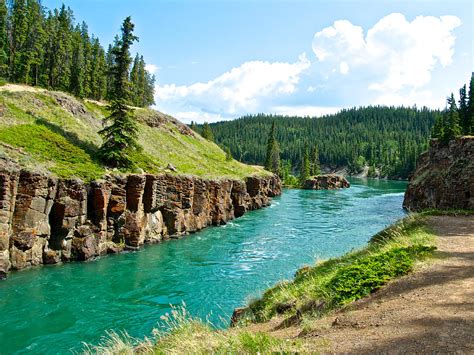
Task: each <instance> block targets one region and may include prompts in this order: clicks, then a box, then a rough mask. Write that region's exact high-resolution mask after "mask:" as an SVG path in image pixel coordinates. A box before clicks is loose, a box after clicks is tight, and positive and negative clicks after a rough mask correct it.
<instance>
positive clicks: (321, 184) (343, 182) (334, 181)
mask: <svg viewBox="0 0 474 355" xmlns="http://www.w3.org/2000/svg"><path fill="white" fill-rule="evenodd" d="M349 187H351V184H350V183H349V181H347V179H346V178H345V177H344V176H342V175H336V174H325V175H318V176H314V177H312V178H311V179H308V180H306V181H305V182H304V184H303V189H306V190H337V189H343V188H349Z"/></svg>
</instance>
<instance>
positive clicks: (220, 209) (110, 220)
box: [0, 159, 281, 278]
mask: <svg viewBox="0 0 474 355" xmlns="http://www.w3.org/2000/svg"><path fill="white" fill-rule="evenodd" d="M280 194H281V182H280V179H279V178H278V177H277V176H249V177H247V178H246V179H245V180H237V179H235V180H234V179H220V180H207V179H202V178H198V177H194V176H182V175H172V174H158V175H153V174H128V175H106V176H105V177H104V178H103V179H102V180H95V181H92V182H89V183H85V182H83V181H82V180H79V179H60V178H55V177H53V176H51V175H48V174H43V173H39V172H33V171H30V170H25V169H21V168H20V167H19V166H18V165H17V164H16V163H14V162H13V161H9V160H6V159H4V160H0V278H6V276H7V273H8V272H9V271H10V270H20V269H25V268H28V267H31V266H35V265H40V264H55V263H59V262H69V261H85V260H90V259H93V258H95V257H97V256H102V255H105V254H113V253H118V252H121V251H124V250H136V249H139V248H140V247H141V246H143V245H144V244H152V243H158V242H160V241H162V240H165V239H168V238H177V237H180V236H183V235H186V234H189V233H193V232H197V231H199V230H201V229H203V228H205V227H207V226H210V225H222V224H225V223H226V222H227V221H229V220H232V219H234V218H236V217H240V216H242V215H243V214H244V213H246V212H247V211H249V210H255V209H259V208H262V207H265V206H268V205H269V204H270V200H271V198H272V197H274V196H277V195H280Z"/></svg>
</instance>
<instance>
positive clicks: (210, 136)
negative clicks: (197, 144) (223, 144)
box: [201, 122, 214, 142]
mask: <svg viewBox="0 0 474 355" xmlns="http://www.w3.org/2000/svg"><path fill="white" fill-rule="evenodd" d="M201 135H202V138H204V139H207V140H208V141H211V142H214V133H213V132H212V128H211V126H209V123H207V122H204V124H203V125H202V132H201Z"/></svg>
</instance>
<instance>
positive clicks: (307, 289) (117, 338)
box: [88, 215, 435, 354]
mask: <svg viewBox="0 0 474 355" xmlns="http://www.w3.org/2000/svg"><path fill="white" fill-rule="evenodd" d="M434 241H435V236H434V234H433V233H432V232H431V231H430V229H429V228H428V227H427V226H426V224H425V222H424V216H423V215H412V216H409V217H407V218H405V219H403V220H401V221H400V222H398V223H396V224H395V225H393V226H391V227H389V228H387V229H386V230H384V231H382V232H380V233H378V234H377V235H375V236H374V237H373V238H372V239H371V241H370V243H369V244H368V245H367V246H366V247H365V248H363V249H361V250H357V251H353V252H350V253H348V254H345V255H343V256H341V257H339V258H335V259H330V260H327V261H324V262H322V263H319V264H316V265H314V266H311V267H304V268H302V269H301V270H299V271H298V272H297V274H296V277H295V279H294V280H292V281H284V282H282V283H280V284H278V285H276V286H274V287H273V288H271V289H269V290H268V291H266V292H265V293H264V295H263V296H262V298H260V299H259V300H256V301H253V302H252V303H251V304H250V305H249V310H248V311H247V317H246V318H245V319H242V320H241V322H240V324H239V326H238V327H236V328H230V329H228V330H224V331H216V330H213V329H211V327H210V326H208V325H206V324H204V323H202V322H201V321H199V320H196V319H193V318H192V317H190V316H189V315H187V314H186V311H185V310H184V309H177V310H176V311H175V312H172V313H173V314H172V315H171V316H170V318H166V319H164V325H165V327H164V328H167V329H171V330H169V331H167V332H161V331H160V330H159V329H158V330H155V331H154V334H155V336H156V338H155V339H148V340H147V341H145V342H143V341H138V340H136V339H132V338H130V337H128V336H127V335H126V334H122V335H118V334H109V336H108V337H107V338H105V339H104V343H103V344H102V345H100V346H99V347H95V348H94V347H91V348H89V349H88V352H90V353H114V354H116V353H122V352H123V353H131V352H132V351H133V350H134V347H136V346H137V344H138V347H139V349H140V351H142V352H144V353H182V352H183V353H189V352H191V353H209V352H223V353H225V352H231V353H233V352H243V353H256V352H261V353H262V352H264V353H268V352H274V351H286V352H296V351H303V352H307V351H311V352H315V351H318V349H314V348H312V347H311V345H310V344H308V343H306V342H305V339H304V338H301V339H291V340H286V339H280V338H275V337H273V336H271V335H269V334H267V333H264V332H251V331H250V330H249V329H248V328H247V327H246V325H247V324H249V323H253V322H264V321H268V320H269V319H271V318H272V317H274V316H278V317H279V319H286V320H287V321H289V323H288V324H295V323H294V322H297V324H301V325H302V326H303V327H304V328H306V329H310V328H311V326H312V323H313V322H315V321H316V320H317V319H318V318H319V317H321V316H323V315H324V314H327V313H330V312H332V311H334V310H337V309H340V308H341V307H344V306H346V305H347V304H349V303H350V302H352V301H354V300H357V299H360V298H363V297H365V296H367V295H369V294H370V293H372V292H374V291H376V290H377V289H379V288H380V287H382V286H383V285H384V284H386V283H387V282H389V281H390V280H392V279H394V278H396V277H399V276H401V275H404V274H407V273H409V272H411V271H412V270H413V269H416V267H417V266H418V264H419V263H420V262H421V261H422V260H424V259H425V258H426V257H428V256H430V255H431V254H432V252H433V250H434V247H433V245H434ZM136 350H138V348H135V351H136Z"/></svg>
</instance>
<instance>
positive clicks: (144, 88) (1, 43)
mask: <svg viewBox="0 0 474 355" xmlns="http://www.w3.org/2000/svg"><path fill="white" fill-rule="evenodd" d="M118 47H120V38H119V37H116V38H115V41H114V43H113V44H111V45H109V46H108V49H107V51H105V50H104V48H103V47H102V45H101V43H100V41H99V39H98V38H97V37H95V36H94V35H92V34H90V33H89V30H88V27H87V24H86V23H85V22H82V23H81V24H79V23H76V22H75V19H74V14H73V12H72V10H71V9H70V8H68V7H65V6H64V5H63V6H62V7H61V8H60V9H54V10H48V9H46V8H45V7H43V6H42V5H41V2H40V1H39V0H11V1H5V0H0V78H2V79H3V80H4V81H9V82H12V83H21V84H28V85H33V86H41V87H44V88H47V89H51V90H58V91H64V92H69V93H72V94H73V95H74V96H76V97H81V98H82V97H85V98H90V99H94V100H102V99H111V86H112V85H113V84H112V83H113V77H112V76H113V73H112V70H111V68H113V67H114V65H115V58H116V55H117V49H118ZM145 65H146V64H145V61H144V59H143V56H140V55H139V54H137V55H136V56H135V60H134V61H133V65H132V68H131V71H130V77H129V80H130V95H129V97H128V103H129V104H131V105H133V106H139V107H147V106H149V105H151V104H153V91H154V80H155V79H154V77H153V76H152V75H151V74H150V73H149V72H147V70H146V69H145Z"/></svg>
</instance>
